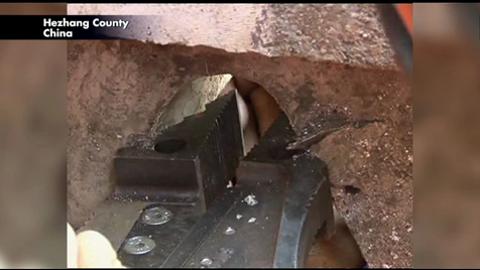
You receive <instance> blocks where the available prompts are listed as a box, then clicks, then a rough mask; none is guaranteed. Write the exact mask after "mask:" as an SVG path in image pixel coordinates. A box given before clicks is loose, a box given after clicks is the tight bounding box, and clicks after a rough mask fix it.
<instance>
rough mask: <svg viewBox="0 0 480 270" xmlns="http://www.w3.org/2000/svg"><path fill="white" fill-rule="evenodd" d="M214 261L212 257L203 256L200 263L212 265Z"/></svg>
mask: <svg viewBox="0 0 480 270" xmlns="http://www.w3.org/2000/svg"><path fill="white" fill-rule="evenodd" d="M212 263H213V261H212V259H210V258H203V259H202V260H201V261H200V264H201V265H202V266H207V267H208V266H210V265H212Z"/></svg>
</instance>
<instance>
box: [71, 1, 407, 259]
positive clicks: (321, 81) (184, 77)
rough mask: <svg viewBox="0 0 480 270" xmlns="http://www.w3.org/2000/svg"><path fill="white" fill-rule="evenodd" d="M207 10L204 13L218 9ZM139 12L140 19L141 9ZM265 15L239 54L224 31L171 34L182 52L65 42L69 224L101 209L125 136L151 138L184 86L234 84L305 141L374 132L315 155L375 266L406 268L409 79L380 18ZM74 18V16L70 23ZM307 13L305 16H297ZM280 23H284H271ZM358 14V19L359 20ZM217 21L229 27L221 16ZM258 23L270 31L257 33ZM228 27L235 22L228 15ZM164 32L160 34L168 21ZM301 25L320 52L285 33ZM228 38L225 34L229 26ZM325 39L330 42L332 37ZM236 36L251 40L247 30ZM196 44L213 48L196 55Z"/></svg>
mask: <svg viewBox="0 0 480 270" xmlns="http://www.w3.org/2000/svg"><path fill="white" fill-rule="evenodd" d="M202 6H204V7H203V9H204V12H205V9H206V8H209V9H210V10H211V9H214V6H215V5H202ZM221 6H223V7H222V8H223V9H227V7H229V8H232V9H233V8H234V7H230V5H221ZM233 6H236V5H233ZM245 6H246V7H248V5H245ZM74 7H75V8H76V10H77V11H78V12H80V11H81V12H84V13H96V12H99V11H101V12H104V13H109V14H117V13H129V14H132V13H135V12H128V9H127V7H126V6H124V5H118V6H117V5H115V6H114V7H113V8H112V11H113V12H107V11H108V9H107V7H105V6H101V5H93V6H87V7H82V6H74ZM134 7H135V8H136V9H135V8H133V9H132V10H134V11H135V10H137V11H138V10H140V9H141V8H140V6H136V5H134ZM263 7H266V9H267V10H266V11H264V12H263V13H262V12H260V13H259V14H260V15H261V16H260V19H259V18H257V17H255V18H256V19H255V20H254V23H253V24H250V25H247V26H246V28H248V32H249V35H244V36H243V37H248V38H250V39H249V41H248V42H246V41H243V43H239V44H237V45H235V44H236V43H235V42H233V41H232V38H233V37H235V36H236V34H237V33H236V32H233V33H232V32H229V33H228V34H225V32H226V30H223V31H220V33H221V34H222V33H223V36H222V35H220V36H213V37H212V38H211V39H208V38H207V41H208V42H206V41H205V40H203V38H205V37H203V36H202V37H198V39H196V34H195V33H191V32H195V31H191V30H188V31H187V30H182V29H184V28H182V26H178V25H176V26H175V29H176V30H175V31H173V32H172V35H173V34H175V35H178V36H173V38H178V39H171V40H170V41H168V40H167V41H162V42H160V43H165V44H167V43H184V42H185V40H187V41H186V42H185V44H186V45H181V44H175V45H158V44H154V43H152V42H149V43H144V42H140V41H94V42H92V41H88V42H85V41H71V42H69V45H68V46H69V48H68V64H69V68H68V93H67V94H68V124H69V135H70V137H69V140H70V141H69V145H68V152H67V154H68V164H67V172H68V198H69V199H68V210H69V211H68V220H69V221H70V222H71V223H73V225H74V226H76V227H79V226H81V225H82V224H83V223H84V222H85V221H86V220H87V219H88V218H89V217H90V216H91V213H92V211H93V210H94V208H95V206H96V205H98V204H99V203H100V202H101V201H103V200H104V199H105V198H106V197H107V196H108V195H109V193H110V192H111V189H112V180H111V179H110V176H109V175H110V167H111V159H112V156H113V153H114V151H115V150H116V149H117V148H119V147H120V146H122V145H123V144H125V143H126V141H127V136H129V135H131V134H134V133H146V132H148V130H149V128H150V127H151V126H152V125H154V124H155V123H154V122H155V119H157V117H158V114H159V113H161V112H162V110H163V109H164V108H165V106H166V105H167V104H168V102H169V101H170V100H171V99H172V98H173V97H174V96H175V93H176V92H177V91H178V90H179V89H180V88H181V86H184V85H185V83H186V82H191V81H193V80H195V79H197V78H199V77H201V76H210V75H217V74H225V73H229V74H232V75H233V76H236V77H241V78H244V79H247V80H250V81H253V82H256V83H258V84H260V85H262V86H263V87H264V88H265V89H266V90H267V91H268V92H269V93H270V94H272V95H273V97H274V98H275V99H276V100H277V101H278V103H279V105H280V107H281V108H282V109H283V110H284V111H285V112H286V113H287V115H288V116H289V118H290V120H291V123H292V125H293V126H294V128H295V130H296V131H297V133H298V134H299V135H302V136H308V135H309V134H314V133H316V132H317V131H318V130H321V129H322V128H323V127H324V126H325V125H327V126H328V123H329V121H334V120H335V119H343V120H344V121H353V120H369V121H371V122H372V123H370V124H366V125H360V126H354V125H353V126H352V125H347V126H345V127H343V128H341V129H339V130H337V131H335V132H333V133H331V134H329V135H327V136H326V137H325V138H324V139H323V140H322V141H320V142H318V143H317V144H316V145H313V146H312V148H311V150H312V151H313V152H315V153H316V154H318V156H319V157H320V158H322V159H323V160H325V161H326V162H327V164H328V166H329V171H330V180H331V182H332V184H333V195H334V199H335V204H336V206H337V208H338V210H339V212H340V213H341V214H342V215H343V216H344V218H345V220H346V223H347V225H348V226H349V227H350V229H351V230H352V232H353V235H354V237H355V239H356V240H357V242H358V244H359V246H360V248H361V250H362V252H363V255H364V256H365V259H366V261H367V262H368V264H369V266H370V267H386V266H391V267H409V266H411V263H412V254H411V240H410V236H411V232H412V212H413V209H412V201H413V187H412V181H413V180H412V174H411V170H412V161H413V160H412V159H413V158H412V107H411V102H412V101H411V91H410V86H409V84H408V82H407V81H406V80H405V78H404V77H403V75H402V74H401V73H400V72H398V71H396V70H395V68H394V67H393V59H392V53H391V50H390V48H389V47H388V46H384V44H386V40H385V37H384V35H383V31H381V30H380V29H379V25H378V19H377V18H376V13H375V12H374V9H373V7H372V6H369V5H366V6H360V5H338V6H337V5H333V6H332V5H301V6H292V7H291V8H288V5H281V6H280V5H278V6H277V5H273V6H271V5H263ZM156 8H157V9H154V7H150V8H148V10H149V12H152V13H155V12H158V14H162V15H161V16H167V15H165V10H170V9H176V10H177V12H180V11H181V12H187V11H188V10H189V9H185V11H183V10H184V9H179V7H176V5H157V6H156ZM192 8H193V7H192ZM198 8H200V7H198ZM217 8H218V7H217ZM235 8H238V7H235ZM252 9H253V8H252ZM72 10H73V7H72V6H71V5H69V12H71V11H72ZM144 10H145V9H144ZM178 10H180V11H178ZM302 10H303V11H304V13H295V12H296V11H298V12H300V11H302ZM101 12H100V13H101ZM170 12H173V11H172V10H170ZM212 12H213V11H212ZM275 12H280V13H281V14H280V15H272V16H270V17H269V16H268V14H275ZM292 12H293V13H292ZM356 12H358V13H359V14H357V15H355V16H356V17H355V16H354V15H353V13H356ZM167 13H168V12H167ZM187 13H188V12H187ZM199 14H201V12H200V13H199ZM207 14H210V13H208V12H207ZM214 14H217V16H221V15H222V16H226V14H225V13H222V11H219V10H217V11H215V12H214ZM227 14H228V13H227ZM255 14H256V13H255ZM262 14H263V15H262ZM265 14H267V15H265ZM282 14H283V15H282ZM286 14H289V15H286ZM300 14H304V15H303V17H306V18H305V19H304V21H299V22H298V23H295V22H294V21H295V20H297V19H298V20H300V19H299V18H301V17H302V16H300ZM177 15H178V14H177ZM190 15H191V14H190ZM169 16H171V14H169V15H168V16H167V17H169ZM191 16H193V17H194V16H196V15H195V14H193V15H191ZM239 16H241V15H239ZM262 16H264V17H265V16H267V18H270V19H268V20H264V21H262V20H261V17H262ZM285 16H286V17H285ZM275 17H278V20H279V21H276V19H275ZM162 18H164V17H162ZM213 18H216V19H214V21H213V22H210V23H207V24H206V25H210V26H211V25H212V24H213V25H215V23H216V24H219V23H220V24H219V25H222V23H223V22H224V21H220V22H218V21H215V20H219V19H218V18H217V17H215V16H214V17H213ZM225 18H230V17H228V16H227V17H225ZM231 18H235V16H233V14H232V16H231ZM279 18H282V19H281V20H280V19H279ZM342 18H343V19H345V20H342ZM346 18H348V19H346ZM322 19H323V21H322ZM162 20H164V21H163V22H164V25H165V27H167V26H169V23H170V22H172V21H173V19H171V20H168V19H167V18H164V19H162ZM288 20H290V22H291V23H288V22H289V21H288ZM364 20H366V21H364ZM225 21H228V20H225ZM266 21H270V23H271V24H270V26H269V27H267V29H268V30H266V32H265V31H264V30H262V26H265V25H267V24H268V23H266ZM275 21H276V22H275ZM246 22H248V20H247V21H246ZM349 22H350V23H349ZM368 22H370V23H368ZM307 23H308V24H307ZM315 24H317V26H315ZM363 24H366V26H365V27H366V28H363V29H364V31H366V30H365V29H370V30H369V31H367V33H366V34H369V35H370V36H369V38H367V37H363V34H360V33H359V31H360V30H358V29H359V28H360V26H362V25H363ZM182 25H183V26H184V25H185V23H182ZM294 25H303V26H305V27H306V25H309V27H308V29H309V31H310V33H312V35H313V34H316V35H318V36H317V37H318V40H316V42H315V43H313V42H305V43H299V42H298V41H299V40H301V39H302V38H299V37H298V36H295V35H294V34H293V33H296V32H295V31H294V32H292V31H293V30H292V29H293V28H288V27H294ZM346 25H351V26H350V27H353V26H354V25H356V28H355V29H356V30H355V31H345V29H344V28H345V27H346ZM203 26H205V25H203ZM224 26H225V27H226V28H225V29H229V28H228V27H229V26H230V25H229V24H225V25H224ZM255 26H258V28H257V27H255ZM172 27H173V26H172ZM232 27H235V25H233V26H232ZM275 27H278V28H282V27H287V28H283V29H285V31H286V32H285V35H282V34H276V35H273V36H271V38H272V39H273V41H272V42H274V43H272V46H271V47H269V46H268V45H265V44H270V43H269V42H266V43H265V39H267V40H268V38H267V37H266V36H269V35H270V34H272V33H275V32H276V30H273V29H278V28H275ZM325 27H326V28H325ZM328 27H331V28H332V29H333V30H326V29H330V28H328ZM205 29H209V30H205V31H207V32H208V31H213V30H211V29H210V28H205ZM233 29H237V28H233ZM259 29H260V30H259ZM306 29H307V28H306ZM372 29H373V30H372ZM238 31H239V32H241V33H245V31H246V30H245V29H243V30H238ZM242 31H243V32H242ZM196 32H198V31H196ZM305 32H306V31H305ZM302 33H304V32H302ZM197 34H198V33H197ZM206 36H209V35H206ZM306 37H307V36H305V38H306ZM349 37H350V38H351V39H349ZM171 38H172V37H171ZM310 38H311V37H310ZM198 40H200V41H199V42H196V41H198ZM255 40H257V41H255ZM259 40H262V42H263V43H262V42H260V41H259ZM292 40H297V42H292ZM156 42H158V41H156ZM197 43H198V44H201V45H208V46H191V45H198V44H197ZM290 43H295V44H294V45H295V46H298V47H296V48H298V50H297V51H296V50H293V51H291V52H290V51H289V50H288V49H286V47H289V46H287V45H286V44H290ZM232 44H234V45H232ZM301 44H303V45H301ZM315 44H317V45H318V44H320V45H318V47H312V46H317V45H315ZM187 45H188V46H187ZM229 46H233V47H229ZM235 46H237V47H235ZM285 46H286V47H285ZM292 46H293V45H292ZM292 46H290V47H292ZM309 46H310V47H309ZM284 47H285V48H284ZM322 48H323V49H324V50H322ZM353 48H355V49H353ZM285 50H287V51H285ZM325 50H326V51H325ZM343 50H344V51H345V52H343ZM322 51H324V53H322ZM235 52H236V53H235ZM342 52H343V53H342ZM330 60H331V61H330Z"/></svg>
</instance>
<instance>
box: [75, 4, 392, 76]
mask: <svg viewBox="0 0 480 270" xmlns="http://www.w3.org/2000/svg"><path fill="white" fill-rule="evenodd" d="M68 14H80V15H84V14H94V15H154V16H155V17H154V18H151V19H150V18H148V19H147V18H145V20H146V22H147V20H148V23H145V24H144V26H145V27H144V29H141V30H140V31H141V32H142V33H139V36H138V37H139V38H140V39H144V40H150V41H152V42H155V43H158V44H163V45H166V44H172V43H180V44H183V45H187V46H197V45H205V46H210V47H214V48H221V49H224V50H226V51H229V52H249V51H250V52H258V53H261V54H263V55H266V56H290V55H291V56H300V57H307V58H308V59H310V60H332V61H335V62H340V63H346V64H353V65H361V66H381V67H385V68H396V67H395V63H394V60H393V51H392V49H391V47H390V45H389V43H388V40H387V37H386V36H385V33H384V31H383V28H382V26H381V24H380V22H379V18H378V13H377V10H376V8H375V5H367V4H228V5H225V4H183V5H179V4H148V5H145V4H69V5H68ZM142 34H143V35H142Z"/></svg>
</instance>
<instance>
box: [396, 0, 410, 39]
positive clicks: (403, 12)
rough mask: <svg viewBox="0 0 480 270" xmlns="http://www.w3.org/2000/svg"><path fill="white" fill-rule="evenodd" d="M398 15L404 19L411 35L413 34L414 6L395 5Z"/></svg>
mask: <svg viewBox="0 0 480 270" xmlns="http://www.w3.org/2000/svg"><path fill="white" fill-rule="evenodd" d="M395 8H396V9H397V12H398V14H399V15H400V17H401V18H402V21H403V23H404V24H405V27H406V28H407V30H408V32H409V33H410V35H412V32H413V4H395Z"/></svg>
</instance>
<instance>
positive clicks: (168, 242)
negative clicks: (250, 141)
mask: <svg viewBox="0 0 480 270" xmlns="http://www.w3.org/2000/svg"><path fill="white" fill-rule="evenodd" d="M235 95H237V93H236V91H234V92H232V93H230V94H227V95H225V96H223V97H220V98H219V99H217V100H216V101H214V102H212V103H210V104H208V105H207V109H206V111H205V112H203V113H201V114H198V115H194V116H190V117H187V118H186V119H185V120H184V121H183V122H182V123H180V124H177V125H174V126H172V127H170V128H168V129H166V130H165V131H163V132H162V133H161V134H160V135H159V136H158V137H157V138H154V143H153V144H151V145H153V147H150V148H144V147H128V148H123V149H120V150H119V151H118V153H117V156H116V158H115V161H114V164H115V166H114V174H115V176H116V181H117V182H116V183H117V187H116V195H117V197H122V198H129V199H132V200H133V199H136V200H138V199H143V200H146V199H145V198H146V196H147V195H148V201H151V202H152V205H150V206H148V207H147V208H146V209H144V211H143V213H142V214H141V215H140V216H139V218H138V220H137V221H136V223H135V224H134V226H133V227H132V229H131V231H130V232H129V234H128V236H127V238H126V240H125V241H124V243H123V244H122V246H121V247H120V250H119V259H120V260H121V261H122V263H123V264H124V265H126V266H129V267H202V268H205V267H208V268H216V267H227V268H229V267H233V268H244V267H302V266H303V265H304V262H305V259H306V256H307V254H308V251H309V249H310V246H311V244H312V241H313V240H314V237H315V235H316V234H317V233H318V232H322V233H324V234H326V235H329V234H331V232H332V229H333V226H332V225H333V210H332V204H331V194H330V185H329V182H328V172H327V169H326V166H325V164H324V163H323V162H322V161H321V160H319V159H318V158H316V157H314V156H312V155H310V154H309V153H308V152H306V151H304V150H302V149H293V150H292V149H287V146H288V145H289V144H290V143H292V142H293V141H294V138H295V137H296V136H295V132H293V130H292V128H291V126H290V124H289V121H288V119H287V117H286V116H285V115H284V114H282V115H281V116H280V117H279V118H278V119H277V120H276V122H275V123H274V124H273V125H272V127H271V128H270V129H269V130H268V131H267V132H266V134H265V135H264V137H262V139H261V141H260V143H259V144H258V145H257V146H255V147H254V148H253V149H252V150H251V151H250V152H249V153H248V155H247V156H246V157H242V155H243V141H242V137H241V134H242V133H241V132H242V131H241V127H240V123H239V115H238V108H237V107H236V106H237V105H236V104H237V103H236V96H235ZM234 178H235V179H236V181H235V182H236V184H235V185H234V186H233V187H230V185H228V183H229V181H233V180H234ZM227 186H228V187H230V188H227ZM146 217H148V218H146ZM152 221H153V222H152ZM321 228H323V230H319V229H321ZM134 237H147V238H148V239H150V240H151V241H153V242H154V243H155V246H154V247H153V248H152V249H151V250H150V251H148V252H145V253H144V252H142V254H139V253H138V254H136V253H135V252H131V243H130V242H131V240H130V239H132V238H134ZM142 239H144V238H142Z"/></svg>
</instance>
